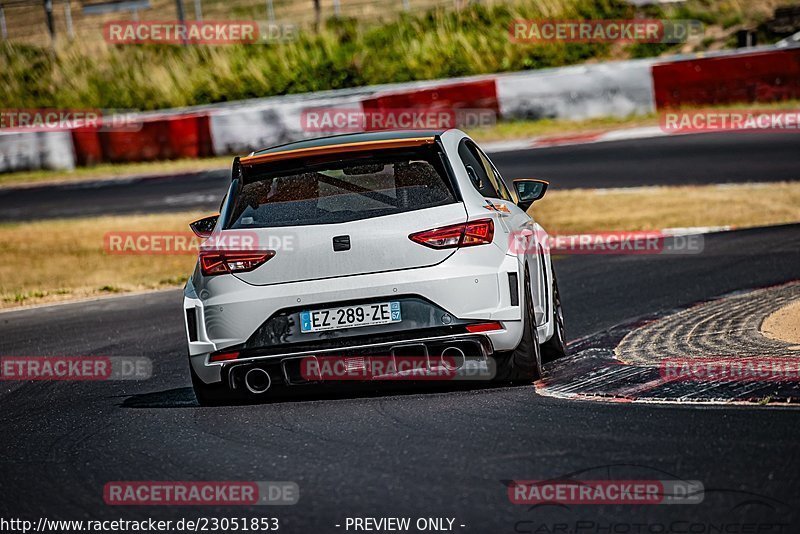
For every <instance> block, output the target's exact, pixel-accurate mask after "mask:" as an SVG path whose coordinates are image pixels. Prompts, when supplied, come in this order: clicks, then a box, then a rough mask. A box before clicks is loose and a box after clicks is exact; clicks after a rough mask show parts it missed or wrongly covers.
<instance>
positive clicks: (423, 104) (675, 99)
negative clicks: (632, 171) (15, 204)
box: [0, 48, 800, 172]
mask: <svg viewBox="0 0 800 534" xmlns="http://www.w3.org/2000/svg"><path fill="white" fill-rule="evenodd" d="M654 80H655V82H654ZM785 98H800V49H798V48H793V49H792V48H789V49H782V50H780V51H777V50H774V49H767V50H761V51H756V52H752V51H750V52H748V51H745V52H742V51H724V52H717V53H714V54H713V56H710V57H705V58H696V57H688V58H684V57H672V58H658V59H641V60H632V61H619V62H610V63H600V64H591V65H579V66H573V67H563V68H557V69H543V70H538V71H525V72H518V73H510V74H499V75H493V76H475V77H468V78H461V79H457V80H453V79H450V80H430V81H421V82H410V83H402V84H387V85H383V86H372V87H360V88H352V89H342V90H335V91H324V92H320V93H310V94H303V95H287V96H280V97H270V98H262V99H254V100H248V101H242V102H228V103H222V104H215V105H209V106H198V107H194V108H189V109H183V110H168V111H164V112H160V113H158V114H143V115H141V116H140V117H141V119H142V121H143V126H142V128H141V130H139V131H114V132H107V131H97V132H73V133H72V135H71V136H70V134H69V133H66V132H46V133H38V134H34V133H24V134H2V135H0V172H3V171H8V170H20V169H35V168H72V167H73V166H74V165H75V162H76V161H77V164H78V165H90V164H93V163H97V162H100V161H111V162H126V161H148V160H156V159H171V158H194V157H202V156H207V155H228V154H243V153H247V152H250V151H252V150H256V149H259V148H263V147H267V146H271V145H276V144H280V143H286V142H290V141H296V140H299V139H304V138H308V137H317V136H320V135H325V132H320V131H307V129H304V128H303V125H302V115H303V112H304V111H309V110H313V109H316V108H337V109H352V110H354V111H360V110H385V109H396V108H431V107H432V108H442V109H452V108H478V109H492V110H496V112H497V113H498V114H499V116H500V118H502V119H521V118H527V119H541V118H556V119H572V120H580V119H586V118H595V117H608V116H626V115H632V114H645V113H652V112H653V111H654V110H655V109H656V105H658V107H659V108H661V107H665V106H673V105H678V104H686V103H690V104H701V105H704V104H716V103H729V102H733V101H742V100H744V101H756V100H757V101H769V100H777V99H785ZM73 146H74V155H73Z"/></svg>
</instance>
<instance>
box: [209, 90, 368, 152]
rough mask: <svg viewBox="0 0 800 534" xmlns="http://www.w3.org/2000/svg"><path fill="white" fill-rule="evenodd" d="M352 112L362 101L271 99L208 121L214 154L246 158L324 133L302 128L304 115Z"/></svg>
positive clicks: (215, 115)
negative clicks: (318, 111)
mask: <svg viewBox="0 0 800 534" xmlns="http://www.w3.org/2000/svg"><path fill="white" fill-rule="evenodd" d="M331 107H335V108H337V109H352V110H353V111H360V110H361V109H362V108H361V102H360V100H359V97H357V96H353V95H348V96H345V97H342V98H336V97H333V98H317V99H307V100H299V99H292V100H290V99H287V100H286V101H283V102H281V101H280V100H277V99H270V100H269V101H267V102H264V103H256V104H253V105H252V106H243V107H238V108H228V109H223V110H220V111H216V112H213V113H212V114H211V116H210V118H209V120H210V125H211V128H210V129H211V141H212V148H213V152H214V154H216V155H219V156H223V155H228V154H246V153H248V152H251V151H253V150H258V149H260V148H265V147H268V146H274V145H279V144H282V143H289V142H291V141H297V140H299V139H304V138H309V137H319V136H321V135H325V132H319V131H314V132H311V131H306V130H304V128H303V125H302V114H303V111H309V110H313V109H317V108H331Z"/></svg>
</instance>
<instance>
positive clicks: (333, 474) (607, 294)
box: [0, 152, 800, 534]
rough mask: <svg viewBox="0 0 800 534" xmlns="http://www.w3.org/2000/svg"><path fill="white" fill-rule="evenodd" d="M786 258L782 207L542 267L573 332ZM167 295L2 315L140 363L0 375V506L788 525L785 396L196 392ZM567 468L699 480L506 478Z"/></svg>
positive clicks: (670, 302) (789, 434)
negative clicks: (574, 482) (150, 493)
mask: <svg viewBox="0 0 800 534" xmlns="http://www.w3.org/2000/svg"><path fill="white" fill-rule="evenodd" d="M536 154H537V155H541V154H543V152H537V153H536ZM755 164H756V162H755V161H754V162H753V165H755ZM798 265H800V225H789V226H782V227H774V228H769V229H753V230H744V231H736V232H728V233H721V234H710V235H708V236H706V238H705V249H704V252H703V253H702V254H697V255H684V256H664V255H650V256H644V255H628V256H597V255H595V256H590V255H587V256H570V257H567V258H563V259H560V260H558V261H557V262H556V269H557V270H558V274H559V281H560V285H561V289H562V293H563V295H562V298H563V301H564V306H565V314H566V318H567V328H568V335H569V337H570V338H571V339H573V340H574V339H577V338H581V337H583V336H586V335H589V334H592V333H594V332H597V331H600V330H603V329H606V328H609V327H611V326H613V325H615V324H618V323H621V322H624V321H627V320H630V319H633V318H636V317H640V316H642V315H646V314H648V313H651V312H653V311H657V310H664V309H671V308H675V307H679V306H686V305H689V304H691V303H693V302H696V301H700V300H704V299H708V298H711V297H715V296H718V295H722V294H726V293H729V292H732V291H735V290H740V289H746V288H754V287H762V286H771V285H776V284H781V283H785V282H788V281H791V280H794V279H796V278H798V270H797V267H798ZM180 300H181V294H180V292H179V291H169V292H162V293H155V294H147V295H139V296H128V297H122V298H113V299H105V300H99V301H93V302H86V303H75V304H67V305H60V306H52V307H44V308H38V309H31V310H25V311H16V312H9V313H2V314H0V332H2V335H0V354H5V355H89V354H92V355H109V356H147V357H149V358H152V360H153V362H154V373H153V377H152V378H151V379H150V380H147V381H142V382H86V383H75V382H73V383H66V382H62V383H59V382H29V383H13V382H8V383H2V392H0V413H2V418H3V428H4V436H3V438H2V447H1V448H0V462H2V473H3V474H2V482H1V483H0V487H1V488H2V489H0V510H2V516H3V517H23V518H29V519H34V520H35V519H36V518H38V517H41V516H45V517H48V518H51V519H52V518H60V519H103V518H106V519H113V518H125V519H134V518H147V517H154V518H157V517H161V518H170V519H177V518H180V517H186V518H193V519H194V518H197V517H241V516H248V517H250V516H263V517H277V518H279V519H280V521H281V531H283V532H301V533H309V532H318V533H325V532H345V529H344V528H343V527H344V524H345V521H346V518H347V517H355V516H369V517H381V516H386V517H398V516H399V517H402V516H406V517H411V518H418V517H449V518H454V519H455V523H454V529H453V530H454V531H456V532H467V533H502V532H511V533H513V532H564V533H567V532H576V533H593V532H596V533H598V534H599V533H604V534H608V533H616V532H627V533H635V532H643V533H648V532H676V533H678V532H684V533H686V532H697V533H710V532H732V533H744V532H759V533H765V532H769V533H773V532H781V533H787V534H792V533H795V532H799V531H800V455H798V454H797V445H798V443H800V425H798V424H797V415H798V412H797V410H796V409H793V408H772V407H758V406H750V407H731V406H725V407H723V406H711V407H709V406H696V405H674V404H673V405H640V404H620V403H605V402H585V401H571V400H561V399H555V398H547V397H542V396H540V395H538V394H537V392H536V390H535V387H534V386H523V387H495V388H491V387H475V388H473V389H457V390H452V389H447V388H441V387H440V388H433V387H426V388H419V387H418V388H414V389H408V388H406V389H403V390H400V391H392V392H389V393H384V394H373V393H358V394H356V393H348V392H341V393H338V394H328V395H326V396H324V397H322V398H317V396H315V394H314V393H307V394H306V395H305V396H303V397H299V398H294V399H287V400H279V401H276V402H272V403H269V404H263V405H252V406H238V407H225V408H213V409H212V408H208V409H201V408H199V407H197V406H195V404H194V399H193V395H192V392H191V389H190V387H189V375H188V369H187V363H186V361H185V360H186V358H185V355H184V348H183V346H184V339H183V336H184V334H183V326H182V322H181V315H180V313H181V310H180ZM572 475H575V476H582V478H586V479H602V478H615V479H623V480H631V479H659V480H664V479H669V480H672V479H683V480H697V481H700V482H702V484H703V486H704V488H705V494H704V500H703V502H702V503H699V504H691V505H689V504H683V505H662V506H625V505H558V506H555V505H547V506H538V507H537V506H526V505H514V504H511V503H510V501H509V498H508V496H507V491H506V485H505V484H506V483H507V481H509V480H515V479H516V480H520V479H527V480H531V479H539V480H541V479H550V478H568V477H570V476H572ZM114 480H254V481H255V480H281V481H294V482H296V483H297V484H298V485H299V487H300V501H299V503H298V504H296V505H294V506H282V507H251V508H246V509H242V508H236V507H228V508H223V507H219V508H208V507H194V508H189V507H183V508H175V507H149V508H148V507H112V506H107V505H105V504H104V502H103V485H104V484H105V483H106V482H108V481H114ZM645 522H647V523H648V524H649V526H648V525H644V523H645ZM335 525H342V526H341V527H336V526H335ZM460 525H464V526H463V527H462V526H460ZM559 525H566V526H564V527H561V526H559ZM637 525H638V527H637ZM653 525H656V527H654V526H653ZM659 525H660V527H661V530H653V529H654V528H657V527H658V526H659ZM748 525H749V526H748ZM714 528H718V529H719V528H727V530H713V529H714ZM748 529H750V530H748ZM351 532H352V530H351Z"/></svg>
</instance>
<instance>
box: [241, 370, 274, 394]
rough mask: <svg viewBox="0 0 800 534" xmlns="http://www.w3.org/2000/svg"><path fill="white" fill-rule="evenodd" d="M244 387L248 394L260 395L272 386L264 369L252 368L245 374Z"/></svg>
mask: <svg viewBox="0 0 800 534" xmlns="http://www.w3.org/2000/svg"><path fill="white" fill-rule="evenodd" d="M244 385H245V387H246V388H247V391H249V392H250V393H253V394H254V395H260V394H262V393H266V391H267V390H268V389H269V387H270V386H271V385H272V380H271V379H270V377H269V373H268V372H266V371H265V370H264V369H261V368H260V367H253V368H252V369H250V370H248V371H247V372H246V373H245V375H244Z"/></svg>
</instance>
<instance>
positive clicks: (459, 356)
mask: <svg viewBox="0 0 800 534" xmlns="http://www.w3.org/2000/svg"><path fill="white" fill-rule="evenodd" d="M439 361H440V362H441V364H442V365H443V366H444V367H445V369H449V370H450V371H458V370H459V369H461V368H462V367H464V364H465V363H466V361H467V358H466V356H465V355H464V351H463V350H461V349H460V348H458V347H447V348H446V349H444V350H443V351H442V355H441V356H440V357H439Z"/></svg>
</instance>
